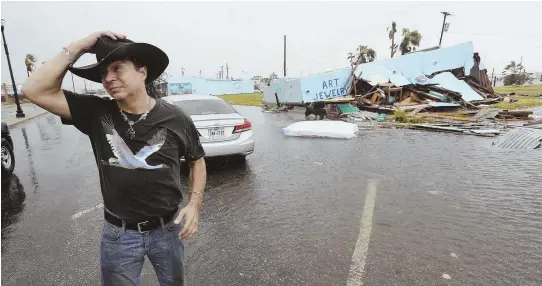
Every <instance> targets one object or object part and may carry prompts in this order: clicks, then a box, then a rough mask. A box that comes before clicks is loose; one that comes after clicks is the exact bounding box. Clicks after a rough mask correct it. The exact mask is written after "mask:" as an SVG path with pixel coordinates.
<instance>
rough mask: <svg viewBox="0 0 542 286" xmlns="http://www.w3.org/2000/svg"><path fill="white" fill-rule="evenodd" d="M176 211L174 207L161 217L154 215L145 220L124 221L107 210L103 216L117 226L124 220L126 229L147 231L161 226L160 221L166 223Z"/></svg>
mask: <svg viewBox="0 0 542 286" xmlns="http://www.w3.org/2000/svg"><path fill="white" fill-rule="evenodd" d="M176 213H177V208H175V210H174V211H172V212H170V213H167V214H165V215H164V216H162V217H156V218H155V219H153V220H146V221H141V222H128V221H124V220H123V219H121V218H118V217H116V216H114V215H112V214H110V213H108V212H104V218H105V220H106V221H108V222H109V223H111V224H113V225H116V226H118V227H122V226H123V225H122V224H123V222H124V224H125V227H126V229H131V230H137V231H139V232H141V233H143V232H149V231H151V230H153V229H155V228H158V227H161V226H162V222H164V224H165V223H168V222H169V221H170V220H172V219H173V216H174V215H175V214H176Z"/></svg>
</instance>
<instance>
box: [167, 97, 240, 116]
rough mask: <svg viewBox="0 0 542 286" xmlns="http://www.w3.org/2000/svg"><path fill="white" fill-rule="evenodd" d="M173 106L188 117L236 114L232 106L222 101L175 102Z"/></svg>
mask: <svg viewBox="0 0 542 286" xmlns="http://www.w3.org/2000/svg"><path fill="white" fill-rule="evenodd" d="M173 104H175V105H177V106H178V107H180V108H181V109H182V110H183V111H184V112H185V113H187V114H188V115H205V114H225V113H236V111H235V109H233V107H231V105H229V104H227V103H226V102H224V101H222V100H183V101H175V102H174V103H173Z"/></svg>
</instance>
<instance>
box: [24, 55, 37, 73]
mask: <svg viewBox="0 0 542 286" xmlns="http://www.w3.org/2000/svg"><path fill="white" fill-rule="evenodd" d="M24 64H25V65H26V75H27V76H28V77H30V73H31V72H32V71H33V70H34V67H35V64H36V57H35V56H34V55H32V54H27V55H26V58H25V59H24Z"/></svg>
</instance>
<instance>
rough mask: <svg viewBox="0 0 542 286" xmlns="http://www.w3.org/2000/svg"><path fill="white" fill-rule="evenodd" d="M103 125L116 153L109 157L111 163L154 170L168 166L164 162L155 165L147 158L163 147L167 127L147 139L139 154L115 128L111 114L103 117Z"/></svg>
mask: <svg viewBox="0 0 542 286" xmlns="http://www.w3.org/2000/svg"><path fill="white" fill-rule="evenodd" d="M102 126H103V128H104V131H105V137H106V139H107V142H108V143H109V146H111V151H112V152H113V155H114V158H110V159H109V164H110V165H112V166H116V167H121V168H125V169H147V170H152V169H161V168H166V166H165V165H164V164H159V165H155V166H152V165H149V164H147V162H146V160H147V158H148V157H149V156H150V155H152V154H154V153H155V152H157V151H158V150H160V148H162V145H164V143H165V142H166V135H167V129H165V128H160V129H159V130H158V131H157V132H156V134H154V136H152V138H151V139H150V140H149V141H147V145H145V146H144V147H143V148H141V150H139V152H137V154H134V153H133V152H132V150H130V148H129V147H128V145H127V144H126V142H124V139H122V137H120V135H119V133H118V132H117V130H116V129H115V126H114V125H113V120H112V118H111V115H107V116H105V117H102Z"/></svg>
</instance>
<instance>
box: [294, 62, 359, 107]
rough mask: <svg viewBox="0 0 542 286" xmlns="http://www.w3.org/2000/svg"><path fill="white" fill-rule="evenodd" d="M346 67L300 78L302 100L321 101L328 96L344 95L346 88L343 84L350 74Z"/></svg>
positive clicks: (328, 97)
mask: <svg viewBox="0 0 542 286" xmlns="http://www.w3.org/2000/svg"><path fill="white" fill-rule="evenodd" d="M350 73H351V71H350V70H348V69H343V70H337V71H333V72H328V73H323V74H319V75H314V76H311V77H307V78H301V79H300V81H301V90H302V91H303V101H304V102H314V101H322V100H326V99H330V98H335V97H340V96H346V95H347V94H346V93H347V92H348V90H347V89H345V87H344V85H345V83H346V81H347V80H348V77H349V76H350Z"/></svg>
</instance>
